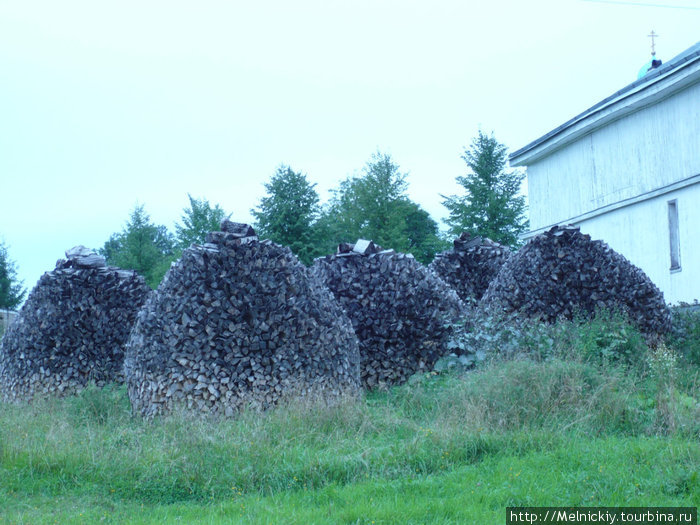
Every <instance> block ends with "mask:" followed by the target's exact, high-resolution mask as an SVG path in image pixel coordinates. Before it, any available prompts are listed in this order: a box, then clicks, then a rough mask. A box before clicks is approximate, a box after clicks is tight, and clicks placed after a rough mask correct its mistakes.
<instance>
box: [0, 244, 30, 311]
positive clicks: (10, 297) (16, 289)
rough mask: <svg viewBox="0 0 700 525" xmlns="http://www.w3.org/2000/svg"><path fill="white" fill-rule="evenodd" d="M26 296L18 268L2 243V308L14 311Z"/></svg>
mask: <svg viewBox="0 0 700 525" xmlns="http://www.w3.org/2000/svg"><path fill="white" fill-rule="evenodd" d="M26 294H27V290H26V288H23V287H22V282H21V281H18V280H17V267H16V265H15V262H14V261H12V260H11V259H10V256H9V254H8V253H7V246H5V244H4V243H2V242H0V308H2V309H3V310H14V309H15V308H16V307H17V306H19V304H20V303H21V302H22V301H23V300H24V296H25V295H26Z"/></svg>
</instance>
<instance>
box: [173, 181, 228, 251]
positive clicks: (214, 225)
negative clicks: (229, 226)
mask: <svg viewBox="0 0 700 525" xmlns="http://www.w3.org/2000/svg"><path fill="white" fill-rule="evenodd" d="M187 198H188V199H189V200H190V206H189V208H185V209H184V210H183V213H182V218H181V221H182V222H181V223H179V224H176V225H175V239H176V243H177V247H178V249H179V250H180V251H182V250H184V249H185V248H189V247H190V245H191V244H193V243H197V244H202V243H203V242H204V239H205V237H206V236H207V233H209V232H211V231H218V230H219V225H220V223H221V221H222V220H223V219H224V217H226V214H225V212H224V210H222V209H221V208H220V207H219V205H218V204H217V205H216V206H214V207H213V208H212V207H211V205H210V204H209V201H208V200H206V199H195V198H194V197H192V195H190V194H189V193H188V194H187Z"/></svg>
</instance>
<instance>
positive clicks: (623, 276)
mask: <svg viewBox="0 0 700 525" xmlns="http://www.w3.org/2000/svg"><path fill="white" fill-rule="evenodd" d="M482 306H483V307H485V308H498V309H499V310H500V311H503V312H506V313H510V312H515V311H519V312H522V313H524V314H526V315H530V316H536V317H541V318H542V319H544V320H546V321H550V322H551V321H554V320H555V319H556V318H558V317H560V316H562V317H565V318H567V319H571V318H572V317H573V316H574V315H576V314H590V313H592V312H593V311H594V310H596V309H597V308H607V309H619V310H622V311H624V312H625V313H627V315H629V318H630V321H632V322H633V323H635V324H636V325H637V326H638V327H639V328H640V330H641V331H642V332H644V333H646V334H648V335H652V334H660V333H664V332H666V331H667V330H668V329H669V326H670V312H669V309H668V307H667V306H666V303H665V301H664V297H663V294H662V293H661V291H660V290H659V289H658V288H657V287H656V285H654V283H652V282H651V280H650V279H649V277H647V275H646V274H645V273H644V272H643V271H642V270H641V269H639V268H638V267H636V266H634V265H633V264H632V263H630V262H629V261H628V260H627V259H626V258H625V257H624V256H622V255H620V254H619V253H617V252H615V251H614V250H613V249H612V248H610V247H609V246H608V245H607V244H605V243H603V242H601V241H592V240H591V238H590V236H588V235H583V234H582V233H581V232H580V231H579V229H578V228H576V227H571V226H569V227H559V226H555V227H554V228H552V229H550V230H549V231H547V232H546V233H543V234H541V235H538V236H537V237H535V238H534V239H532V240H531V241H530V242H529V243H528V244H526V245H525V246H524V247H523V248H521V249H520V250H519V251H518V252H517V253H516V254H515V255H513V257H512V258H511V259H510V260H509V261H508V262H506V264H505V265H504V266H503V268H502V269H501V271H500V272H499V273H498V276H497V277H496V278H495V279H494V280H493V282H492V283H491V285H490V286H489V289H488V291H487V292H486V294H484V297H483V299H482Z"/></svg>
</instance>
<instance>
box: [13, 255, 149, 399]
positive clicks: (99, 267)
mask: <svg viewBox="0 0 700 525" xmlns="http://www.w3.org/2000/svg"><path fill="white" fill-rule="evenodd" d="M66 256H67V257H68V259H67V260H65V259H61V260H59V261H58V262H57V263H56V268H55V270H53V271H51V272H47V273H45V274H44V275H43V276H42V277H41V278H40V279H39V282H38V283H37V285H36V287H35V288H34V289H33V290H32V292H31V293H30V294H29V297H28V298H27V301H26V303H25V304H24V306H23V307H22V309H21V311H20V313H19V315H18V317H17V318H16V319H15V320H14V321H13V322H12V324H11V325H10V328H9V329H8V331H7V333H6V334H5V336H4V337H3V339H2V343H1V344H0V395H1V396H2V398H3V399H4V400H6V401H19V400H29V399H32V398H34V397H36V396H48V395H63V394H68V393H75V392H78V391H80V390H82V389H83V388H84V387H85V386H86V385H87V383H88V382H90V381H93V382H94V383H96V384H97V385H98V386H102V385H104V384H105V383H107V382H111V381H123V374H122V366H123V362H124V346H125V344H126V342H127V340H128V338H129V332H130V331H131V328H132V326H133V324H134V321H135V319H136V313H137V312H138V310H139V308H141V306H142V305H143V303H144V302H145V301H146V298H147V296H148V295H149V294H150V293H151V289H150V288H149V287H148V286H147V285H146V283H145V281H144V280H143V278H142V277H140V276H139V275H137V274H136V273H135V272H133V271H127V270H120V269H118V268H113V267H108V266H106V264H105V260H104V258H103V257H100V256H99V255H97V254H96V253H94V252H92V251H91V250H88V249H87V248H85V247H83V246H77V247H75V248H72V249H71V250H68V251H67V252H66Z"/></svg>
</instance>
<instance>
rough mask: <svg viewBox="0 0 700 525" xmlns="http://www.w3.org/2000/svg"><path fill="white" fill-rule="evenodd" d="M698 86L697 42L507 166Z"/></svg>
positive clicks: (525, 161) (532, 158) (535, 143)
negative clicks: (690, 87) (676, 93)
mask: <svg viewBox="0 0 700 525" xmlns="http://www.w3.org/2000/svg"><path fill="white" fill-rule="evenodd" d="M696 82H700V42H697V43H696V44H695V45H693V46H691V47H689V48H688V49H686V50H685V51H683V52H682V53H681V54H679V55H677V56H675V57H673V58H672V59H671V60H669V61H668V62H666V63H665V64H662V65H661V66H659V67H657V68H656V69H652V70H651V71H649V72H648V73H647V74H646V75H644V76H643V77H642V78H640V79H638V80H636V81H634V82H632V83H631V84H628V85H627V86H625V87H624V88H622V89H621V90H619V91H617V92H616V93H613V94H612V95H610V96H609V97H607V98H605V99H603V100H601V101H600V102H598V103H597V104H595V105H594V106H591V107H590V108H588V109H587V110H586V111H584V112H583V113H580V114H579V115H576V116H575V117H574V118H572V119H571V120H568V121H567V122H564V124H562V125H561V126H558V127H556V128H555V129H553V130H552V131H550V132H549V133H547V134H545V135H543V136H541V137H540V138H538V139H536V140H534V141H533V142H531V143H530V144H528V145H527V146H525V147H523V148H520V149H519V150H517V151H515V152H513V153H512V154H511V155H510V157H509V159H510V164H511V166H527V165H529V164H531V163H532V162H534V161H536V160H537V159H539V158H541V157H543V156H545V155H547V154H549V153H551V152H553V151H555V150H557V149H559V148H562V147H563V146H565V145H566V144H569V143H570V142H572V141H574V140H575V139H577V138H579V137H581V136H582V135H586V134H588V133H591V132H592V131H593V130H595V129H597V128H599V127H601V126H603V125H605V124H607V123H608V122H610V121H612V120H617V119H619V118H621V117H622V116H624V115H626V114H628V113H632V112H634V111H637V110H639V109H641V108H642V107H644V106H647V105H649V104H650V103H653V102H657V101H659V100H663V99H664V98H667V97H668V96H670V95H672V94H673V93H675V92H676V91H678V90H680V89H682V88H684V87H686V86H688V85H691V84H694V83H696Z"/></svg>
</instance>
